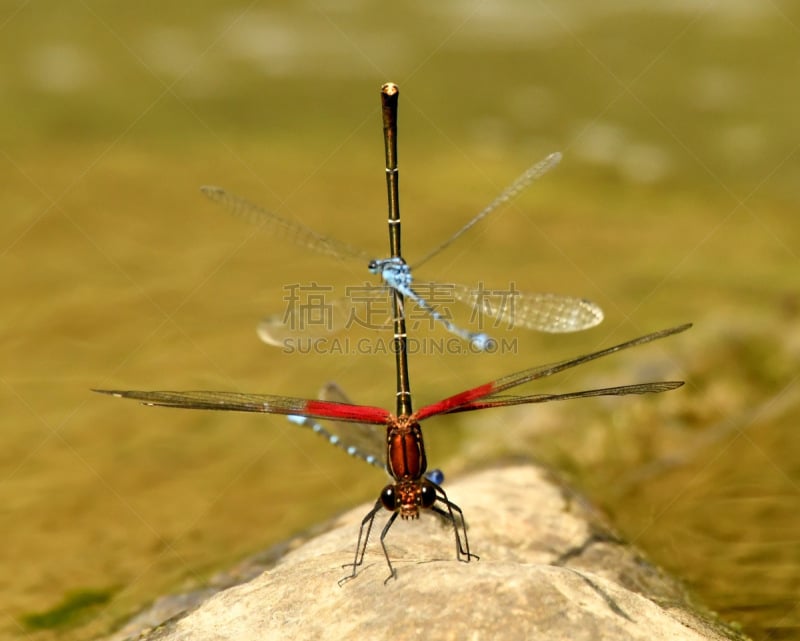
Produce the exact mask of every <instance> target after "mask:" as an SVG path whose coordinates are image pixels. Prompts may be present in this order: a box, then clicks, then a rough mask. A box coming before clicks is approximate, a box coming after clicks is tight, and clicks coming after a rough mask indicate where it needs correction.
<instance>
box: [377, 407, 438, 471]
mask: <svg viewBox="0 0 800 641" xmlns="http://www.w3.org/2000/svg"><path fill="white" fill-rule="evenodd" d="M427 469H428V459H427V457H426V456H425V444H424V442H423V440H422V430H421V429H420V426H419V423H418V422H417V421H416V420H415V419H413V418H411V417H409V416H399V417H397V418H396V419H394V420H393V421H392V422H391V423H390V424H389V429H388V430H387V431H386V471H387V472H389V474H390V475H391V477H392V478H393V479H395V480H396V481H399V482H401V483H402V482H405V481H419V480H420V479H421V478H422V476H423V475H424V474H425V471H426V470H427Z"/></svg>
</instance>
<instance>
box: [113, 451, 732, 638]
mask: <svg viewBox="0 0 800 641" xmlns="http://www.w3.org/2000/svg"><path fill="white" fill-rule="evenodd" d="M446 490H447V493H448V496H449V498H450V499H451V500H452V501H454V502H455V503H457V504H458V505H460V506H461V508H462V509H463V510H464V514H465V515H466V518H467V522H468V525H469V537H470V546H471V550H472V552H473V553H476V554H478V555H480V557H481V559H480V560H479V561H472V562H470V563H459V562H458V561H456V558H455V545H454V539H453V532H452V529H451V528H449V527H443V523H442V522H441V521H440V519H437V518H435V517H433V516H431V515H429V514H423V515H422V518H421V519H420V520H419V521H401V520H399V519H398V520H397V521H396V522H395V524H394V526H393V527H392V529H391V530H390V532H389V534H388V536H387V539H386V542H387V548H388V550H389V555H390V557H391V559H392V562H393V564H394V566H395V568H396V569H397V579H396V580H390V581H388V582H387V583H386V584H385V585H384V579H385V578H386V577H387V575H388V567H387V565H386V561H385V559H384V558H383V554H382V552H381V550H380V545H379V543H378V537H379V534H380V530H381V529H382V527H383V523H384V522H385V519H386V517H387V516H388V513H387V512H382V513H381V514H380V521H377V520H376V524H375V529H374V531H373V539H372V540H371V541H370V545H369V547H368V549H367V555H366V558H365V561H364V565H363V566H362V567H361V569H360V571H359V573H358V576H357V577H356V578H355V579H353V580H351V581H348V582H347V583H345V584H344V585H343V586H342V587H339V585H338V584H337V581H338V580H339V579H341V578H342V577H343V576H344V575H345V574H346V573H347V570H344V569H342V564H344V563H347V562H348V561H350V560H352V558H353V554H354V551H355V542H356V536H357V533H358V525H359V523H360V522H361V518H362V517H363V515H364V514H365V513H366V512H367V510H368V509H369V506H362V507H360V508H358V509H356V510H353V511H351V512H348V513H347V514H344V515H343V516H342V517H341V518H339V519H337V521H336V522H335V524H334V527H333V529H332V530H330V531H329V532H327V533H325V534H322V535H320V536H317V537H316V538H313V539H311V540H309V541H308V542H307V543H305V544H304V545H302V546H301V547H299V548H298V549H296V550H294V551H292V552H289V553H288V554H286V555H285V556H284V557H283V558H281V559H280V560H279V561H278V562H277V564H275V565H274V567H272V568H271V569H269V570H268V571H266V572H264V573H262V574H261V575H260V576H257V577H256V578H253V579H252V580H250V581H248V582H247V583H243V584H241V585H238V586H236V587H232V588H230V589H227V590H224V591H221V592H219V593H217V594H215V595H214V596H211V597H210V598H208V599H207V600H205V601H204V602H203V603H201V604H200V605H199V606H198V607H197V608H196V609H194V610H193V611H191V612H189V613H188V614H186V615H185V616H182V617H181V616H177V617H174V618H173V619H171V620H170V621H168V622H166V623H164V624H163V625H161V626H159V627H157V628H155V629H151V630H149V631H147V632H145V633H143V635H142V638H144V639H148V640H149V641H155V640H157V639H158V640H162V639H165V640H166V639H168V640H170V641H178V640H188V639H192V640H204V639H209V640H210V639H236V640H237V641H246V640H248V639H260V640H267V639H276V640H277V639H280V640H285V639H349V640H352V639H371V640H380V639H391V640H392V641H402V640H403V639H425V640H426V641H438V640H439V639H534V638H536V639H548V640H550V639H569V640H570V641H576V640H579V639H592V640H599V639H615V640H619V639H643V640H644V639H646V640H648V641H653V640H656V639H669V640H670V641H676V640H682V639H686V640H689V639H737V638H741V637H739V636H738V635H737V633H736V632H734V631H732V630H730V629H729V628H727V627H726V626H724V625H723V624H720V623H719V622H717V621H715V620H713V619H712V618H711V617H710V616H708V615H706V614H700V613H697V612H695V611H694V610H693V609H692V607H691V605H690V604H689V603H688V602H687V599H686V597H685V594H684V592H683V591H682V589H681V588H680V586H679V585H678V584H677V583H676V582H675V581H673V580H672V579H670V578H668V577H666V576H665V575H663V574H662V573H661V572H660V571H659V570H657V569H656V568H654V567H653V566H652V565H650V564H649V563H648V562H646V561H645V560H644V559H643V558H642V557H641V556H640V555H639V554H638V553H637V552H636V551H635V550H634V549H632V548H631V547H629V546H627V545H625V544H624V543H623V542H621V541H620V540H618V539H617V537H615V536H614V535H613V534H612V533H611V531H610V530H609V529H608V527H607V526H606V525H605V524H604V523H603V522H602V520H601V519H600V518H599V517H598V516H597V515H596V514H594V513H593V512H592V510H591V509H590V508H589V507H588V506H587V505H586V504H585V503H584V502H583V501H581V499H580V498H579V497H577V496H576V495H574V494H572V493H571V492H569V491H568V490H566V489H564V488H563V487H561V486H560V485H558V484H557V483H555V482H554V481H553V480H552V479H551V478H549V476H548V474H547V472H545V471H543V470H542V469H540V468H537V467H534V466H530V465H526V466H514V467H506V468H501V469H492V470H487V471H484V472H481V473H479V474H475V475H474V476H471V477H468V478H464V479H462V480H459V481H458V482H454V483H451V484H448V486H447V488H446ZM116 638H120V636H119V635H117V636H116Z"/></svg>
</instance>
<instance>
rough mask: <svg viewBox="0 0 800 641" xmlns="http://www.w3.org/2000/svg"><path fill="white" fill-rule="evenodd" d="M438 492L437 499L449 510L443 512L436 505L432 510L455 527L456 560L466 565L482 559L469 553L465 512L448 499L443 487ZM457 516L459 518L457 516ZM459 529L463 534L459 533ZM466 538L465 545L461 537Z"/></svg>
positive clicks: (437, 489)
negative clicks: (473, 560)
mask: <svg viewBox="0 0 800 641" xmlns="http://www.w3.org/2000/svg"><path fill="white" fill-rule="evenodd" d="M436 491H437V498H438V499H439V502H440V503H443V504H444V505H445V506H446V507H447V509H446V510H443V509H442V508H440V507H438V506H437V505H434V506H433V507H432V508H431V510H433V511H434V512H436V513H437V514H439V515H440V516H442V517H443V518H444V519H445V520H446V521H448V522H449V523H451V524H452V526H453V534H454V535H455V539H456V558H457V559H458V560H459V561H463V562H464V563H469V562H470V561H471V560H472V559H475V560H478V559H480V557H479V556H478V555H477V554H473V553H472V552H470V551H469V537H467V522H466V521H465V520H464V512H462V511H461V508H460V507H458V505H456V504H455V503H453V502H452V501H451V500H450V499H448V498H447V494H445V491H444V490H443V489H442V488H441V487H438V486H437V487H436ZM456 514H457V515H458V516H456ZM459 520H460V521H461V527H460V528H459ZM459 529H460V530H461V532H459ZM462 535H463V537H464V540H463V543H462V540H461V537H462Z"/></svg>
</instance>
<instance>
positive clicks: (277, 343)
mask: <svg viewBox="0 0 800 641" xmlns="http://www.w3.org/2000/svg"><path fill="white" fill-rule="evenodd" d="M387 291H388V290H387V288H386V287H359V288H358V290H357V294H356V295H353V296H346V297H342V298H335V299H333V300H331V301H327V300H326V301H325V302H324V303H322V304H321V305H315V306H314V307H313V308H312V307H309V306H305V305H304V304H303V302H302V301H298V302H290V303H289V306H287V308H286V310H284V311H283V312H282V313H280V314H272V315H270V316H265V317H264V318H262V319H261V321H260V322H259V323H258V327H257V332H258V337H259V338H260V339H261V340H262V341H264V342H265V343H267V345H272V346H274V347H283V348H285V347H287V346H289V345H291V343H292V342H295V344H299V343H298V341H300V340H301V339H303V340H304V341H307V340H315V339H324V338H329V337H331V336H333V335H335V334H337V333H338V332H341V331H343V330H344V329H353V328H357V327H362V328H366V329H370V330H380V331H385V330H390V329H391V328H392V312H391V307H390V305H391V301H390V299H389V297H388V296H387Z"/></svg>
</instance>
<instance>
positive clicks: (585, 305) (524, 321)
mask: <svg viewBox="0 0 800 641" xmlns="http://www.w3.org/2000/svg"><path fill="white" fill-rule="evenodd" d="M453 297H454V298H455V299H456V300H458V301H461V302H462V303H465V304H466V305H469V306H470V307H471V308H472V309H473V310H474V313H478V314H483V315H485V316H489V317H490V318H494V319H496V320H497V321H499V322H501V323H505V324H506V325H507V326H508V328H509V329H513V328H514V327H524V328H526V329H533V330H536V331H539V332H550V333H554V334H557V333H563V332H578V331H581V330H584V329H589V328H590V327H594V326H595V325H599V324H600V323H601V322H602V321H603V310H602V309H600V308H599V307H598V306H597V305H595V304H594V303H593V302H591V301H588V300H586V299H584V298H573V297H572V296H562V295H560V294H526V293H525V292H518V291H502V292H497V291H493V290H486V289H482V288H478V289H475V288H470V287H467V286H466V285H453Z"/></svg>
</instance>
